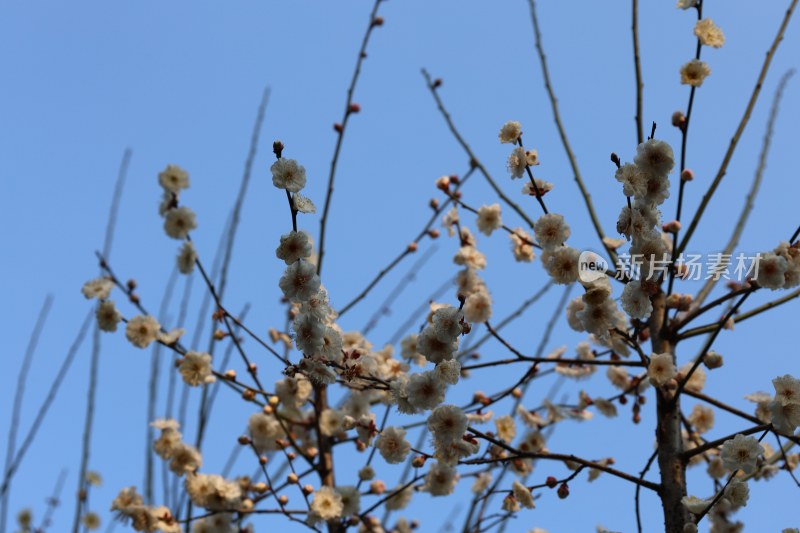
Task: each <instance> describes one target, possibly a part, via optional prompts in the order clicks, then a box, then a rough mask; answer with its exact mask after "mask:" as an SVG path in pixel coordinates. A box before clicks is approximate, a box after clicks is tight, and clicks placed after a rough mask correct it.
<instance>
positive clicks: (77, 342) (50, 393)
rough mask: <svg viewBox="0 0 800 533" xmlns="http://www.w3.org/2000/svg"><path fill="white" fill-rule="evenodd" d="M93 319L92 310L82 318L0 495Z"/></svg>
mask: <svg viewBox="0 0 800 533" xmlns="http://www.w3.org/2000/svg"><path fill="white" fill-rule="evenodd" d="M93 317H94V310H90V311H89V312H88V313H86V318H84V320H83V324H82V325H81V327H80V329H79V330H78V334H77V336H76V337H75V340H74V341H73V342H72V345H71V346H70V347H69V350H68V351H67V355H66V357H65V358H64V361H63V362H62V363H61V367H60V368H59V369H58V373H57V374H56V377H55V379H54V380H53V383H52V384H50V387H49V389H48V392H47V396H46V397H45V399H44V401H43V402H42V406H41V407H40V408H39V410H38V411H37V413H36V417H35V418H34V419H33V423H32V424H31V427H30V429H29V430H28V433H27V434H26V435H25V438H24V439H22V444H21V445H20V447H19V450H17V453H16V455H15V456H14V460H13V461H12V462H11V465H10V467H9V468H8V469H7V470H6V471H5V474H4V476H3V485H2V487H0V494H5V493H6V492H7V491H8V487H9V483H10V481H11V478H12V477H13V476H14V474H15V472H16V470H17V469H18V468H19V465H20V463H21V462H22V459H23V458H24V457H25V453H26V452H27V451H28V448H29V447H30V445H31V444H32V443H33V441H34V439H35V438H36V434H37V433H38V431H39V428H40V427H41V425H42V422H44V418H45V415H47V411H48V410H49V409H50V406H51V405H52V404H53V401H54V400H55V399H56V395H57V394H58V389H59V388H60V387H61V383H62V382H63V381H64V378H65V377H66V375H67V372H68V371H69V369H70V366H72V361H74V360H75V355H77V353H78V350H79V349H80V347H81V345H82V344H83V339H84V337H86V332H87V331H88V330H89V326H90V325H91V323H92V318H93Z"/></svg>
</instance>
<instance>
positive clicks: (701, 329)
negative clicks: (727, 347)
mask: <svg viewBox="0 0 800 533" xmlns="http://www.w3.org/2000/svg"><path fill="white" fill-rule="evenodd" d="M748 294H749V293H748ZM798 296H800V289H795V290H793V291H792V292H790V293H789V294H787V295H786V296H782V297H780V298H777V299H775V300H772V301H771V302H767V303H765V304H763V305H759V306H758V307H755V308H753V309H751V310H749V311H746V312H744V313H741V314H739V315H737V316H736V317H735V319H734V321H735V323H736V324H738V323H740V322H744V321H745V320H747V319H748V318H753V317H754V316H756V315H758V314H761V313H763V312H764V311H769V310H770V309H772V308H773V307H777V306H779V305H783V304H785V303H786V302H789V301H791V300H794V299H795V298H797V297H798ZM718 325H719V323H717V322H714V323H712V324H707V325H705V326H698V327H696V328H694V329H690V330H689V331H686V332H684V333H682V334H681V335H680V337H679V338H678V339H679V340H684V339H689V338H691V337H696V336H697V335H702V334H704V333H709V332H712V331H714V330H715V329H716V328H717V326H718Z"/></svg>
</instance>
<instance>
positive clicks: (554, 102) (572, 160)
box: [528, 0, 617, 265]
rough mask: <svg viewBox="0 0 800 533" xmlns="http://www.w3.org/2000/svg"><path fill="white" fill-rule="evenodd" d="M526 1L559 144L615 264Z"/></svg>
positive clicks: (536, 20) (532, 0)
mask: <svg viewBox="0 0 800 533" xmlns="http://www.w3.org/2000/svg"><path fill="white" fill-rule="evenodd" d="M528 3H529V4H530V8H531V22H532V23H533V33H534V37H535V38H536V51H537V52H538V54H539V62H540V64H541V67H542V76H543V77H544V86H545V89H547V95H548V97H549V98H550V107H551V109H552V110H553V119H554V120H555V123H556V127H557V128H558V135H559V137H560V138H561V144H562V145H564V151H565V152H566V154H567V159H568V160H569V164H570V167H572V174H573V176H574V178H575V183H577V184H578V189H579V190H580V192H581V196H582V197H583V201H584V203H585V204H586V210H587V211H588V212H589V217H590V218H591V219H592V225H593V226H594V229H595V231H596V232H597V237H598V238H599V239H600V243H601V244H602V245H603V248H605V250H606V252H607V253H608V255H609V257H610V258H611V262H612V263H613V264H615V265H616V264H617V252H616V251H614V249H613V248H612V247H611V246H609V245H608V244H606V241H605V237H606V234H605V232H604V231H603V226H602V225H601V224H600V219H599V218H598V217H597V213H596V212H595V210H594V205H593V204H592V197H591V195H590V194H589V191H588V190H587V189H586V185H585V184H584V183H583V177H582V176H581V171H580V169H579V168H578V160H577V158H576V157H575V153H574V152H573V151H572V146H571V145H570V143H569V138H568V137H567V131H566V129H565V128H564V123H563V122H562V121H561V113H560V111H559V109H558V99H557V98H556V94H555V90H554V89H553V84H552V83H551V81H550V70H549V69H548V67H547V57H546V56H545V53H544V47H543V46H542V32H541V30H540V29H539V18H538V17H537V15H536V2H535V0H528Z"/></svg>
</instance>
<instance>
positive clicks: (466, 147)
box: [422, 69, 533, 228]
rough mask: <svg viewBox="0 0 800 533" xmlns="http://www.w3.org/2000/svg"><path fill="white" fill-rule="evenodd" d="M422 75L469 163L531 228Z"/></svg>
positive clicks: (530, 221) (424, 72)
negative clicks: (462, 134)
mask: <svg viewBox="0 0 800 533" xmlns="http://www.w3.org/2000/svg"><path fill="white" fill-rule="evenodd" d="M422 75H423V76H424V77H425V82H426V84H427V86H428V90H430V92H431V95H433V99H434V100H435V101H436V107H437V108H438V109H439V112H440V113H441V114H442V117H444V120H445V122H447V127H448V128H449V129H450V133H452V134H453V137H455V138H456V141H457V142H458V144H460V145H461V148H463V149H464V151H465V152H466V153H467V157H469V160H470V164H471V165H474V166H475V167H476V168H477V169H478V170H479V171H480V173H481V174H482V175H483V177H484V178H485V179H486V182H487V183H488V184H489V186H490V187H491V188H492V189H493V190H494V192H495V193H496V194H497V196H498V197H500V199H501V200H503V202H505V204H506V205H507V206H509V207H510V208H511V209H513V210H514V212H516V213H517V214H518V215H519V216H520V217H521V218H522V220H524V221H525V222H526V223H527V224H528V226H530V227H531V228H532V227H533V220H531V219H530V217H528V215H526V214H525V212H524V211H523V210H522V209H521V208H520V207H519V205H517V204H516V203H515V202H514V201H513V200H512V199H511V198H509V197H508V196H506V194H505V193H504V192H503V190H502V189H500V187H499V186H498V185H497V183H496V182H495V181H494V178H492V176H491V174H489V171H488V170H486V167H485V166H484V165H483V163H481V161H480V159H478V158H477V157H476V156H475V154H474V152H473V151H472V148H470V147H469V144H467V141H465V140H464V138H463V137H462V136H461V134H460V133H459V131H458V130H457V129H456V126H455V123H454V122H453V119H452V117H451V116H450V113H449V112H448V111H447V109H446V108H445V107H444V103H443V102H442V99H441V98H440V97H439V92H438V91H437V90H436V88H437V87H436V84H435V83H434V81H433V80H432V79H431V75H430V74H428V71H427V70H425V69H422Z"/></svg>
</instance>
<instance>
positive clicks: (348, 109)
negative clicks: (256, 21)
mask: <svg viewBox="0 0 800 533" xmlns="http://www.w3.org/2000/svg"><path fill="white" fill-rule="evenodd" d="M380 4H381V0H375V4H374V5H373V6H372V12H371V13H370V15H369V25H368V26H367V31H366V33H364V39H363V40H362V41H361V48H360V50H359V52H358V59H357V60H356V68H355V70H354V71H353V78H352V80H350V87H348V89H347V100H346V102H345V106H344V117H343V118H342V122H341V123H340V125H341V127H340V128H338V133H339V135H338V136H337V138H336V148H334V150H333V159H331V170H330V173H329V174H328V192H327V193H326V195H325V206H324V207H323V208H322V217H321V218H320V222H319V253H318V256H317V273H318V274H320V275H321V274H322V260H323V259H324V257H325V229H326V227H327V223H328V212H329V211H330V208H331V198H332V197H333V182H334V178H335V177H336V165H337V163H338V162H339V153H340V152H341V150H342V142H343V141H344V132H345V131H346V130H347V123H348V121H349V119H350V115H352V114H353V112H354V111H353V108H352V104H353V92H355V89H356V83H357V82H358V77H359V76H360V74H361V64H362V63H363V62H364V59H366V57H367V44H368V43H369V38H370V36H371V35H372V30H374V29H375V28H377V27H378V26H379V25H380V24H381V23H382V21H380V19H378V17H377V14H378V6H380Z"/></svg>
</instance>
